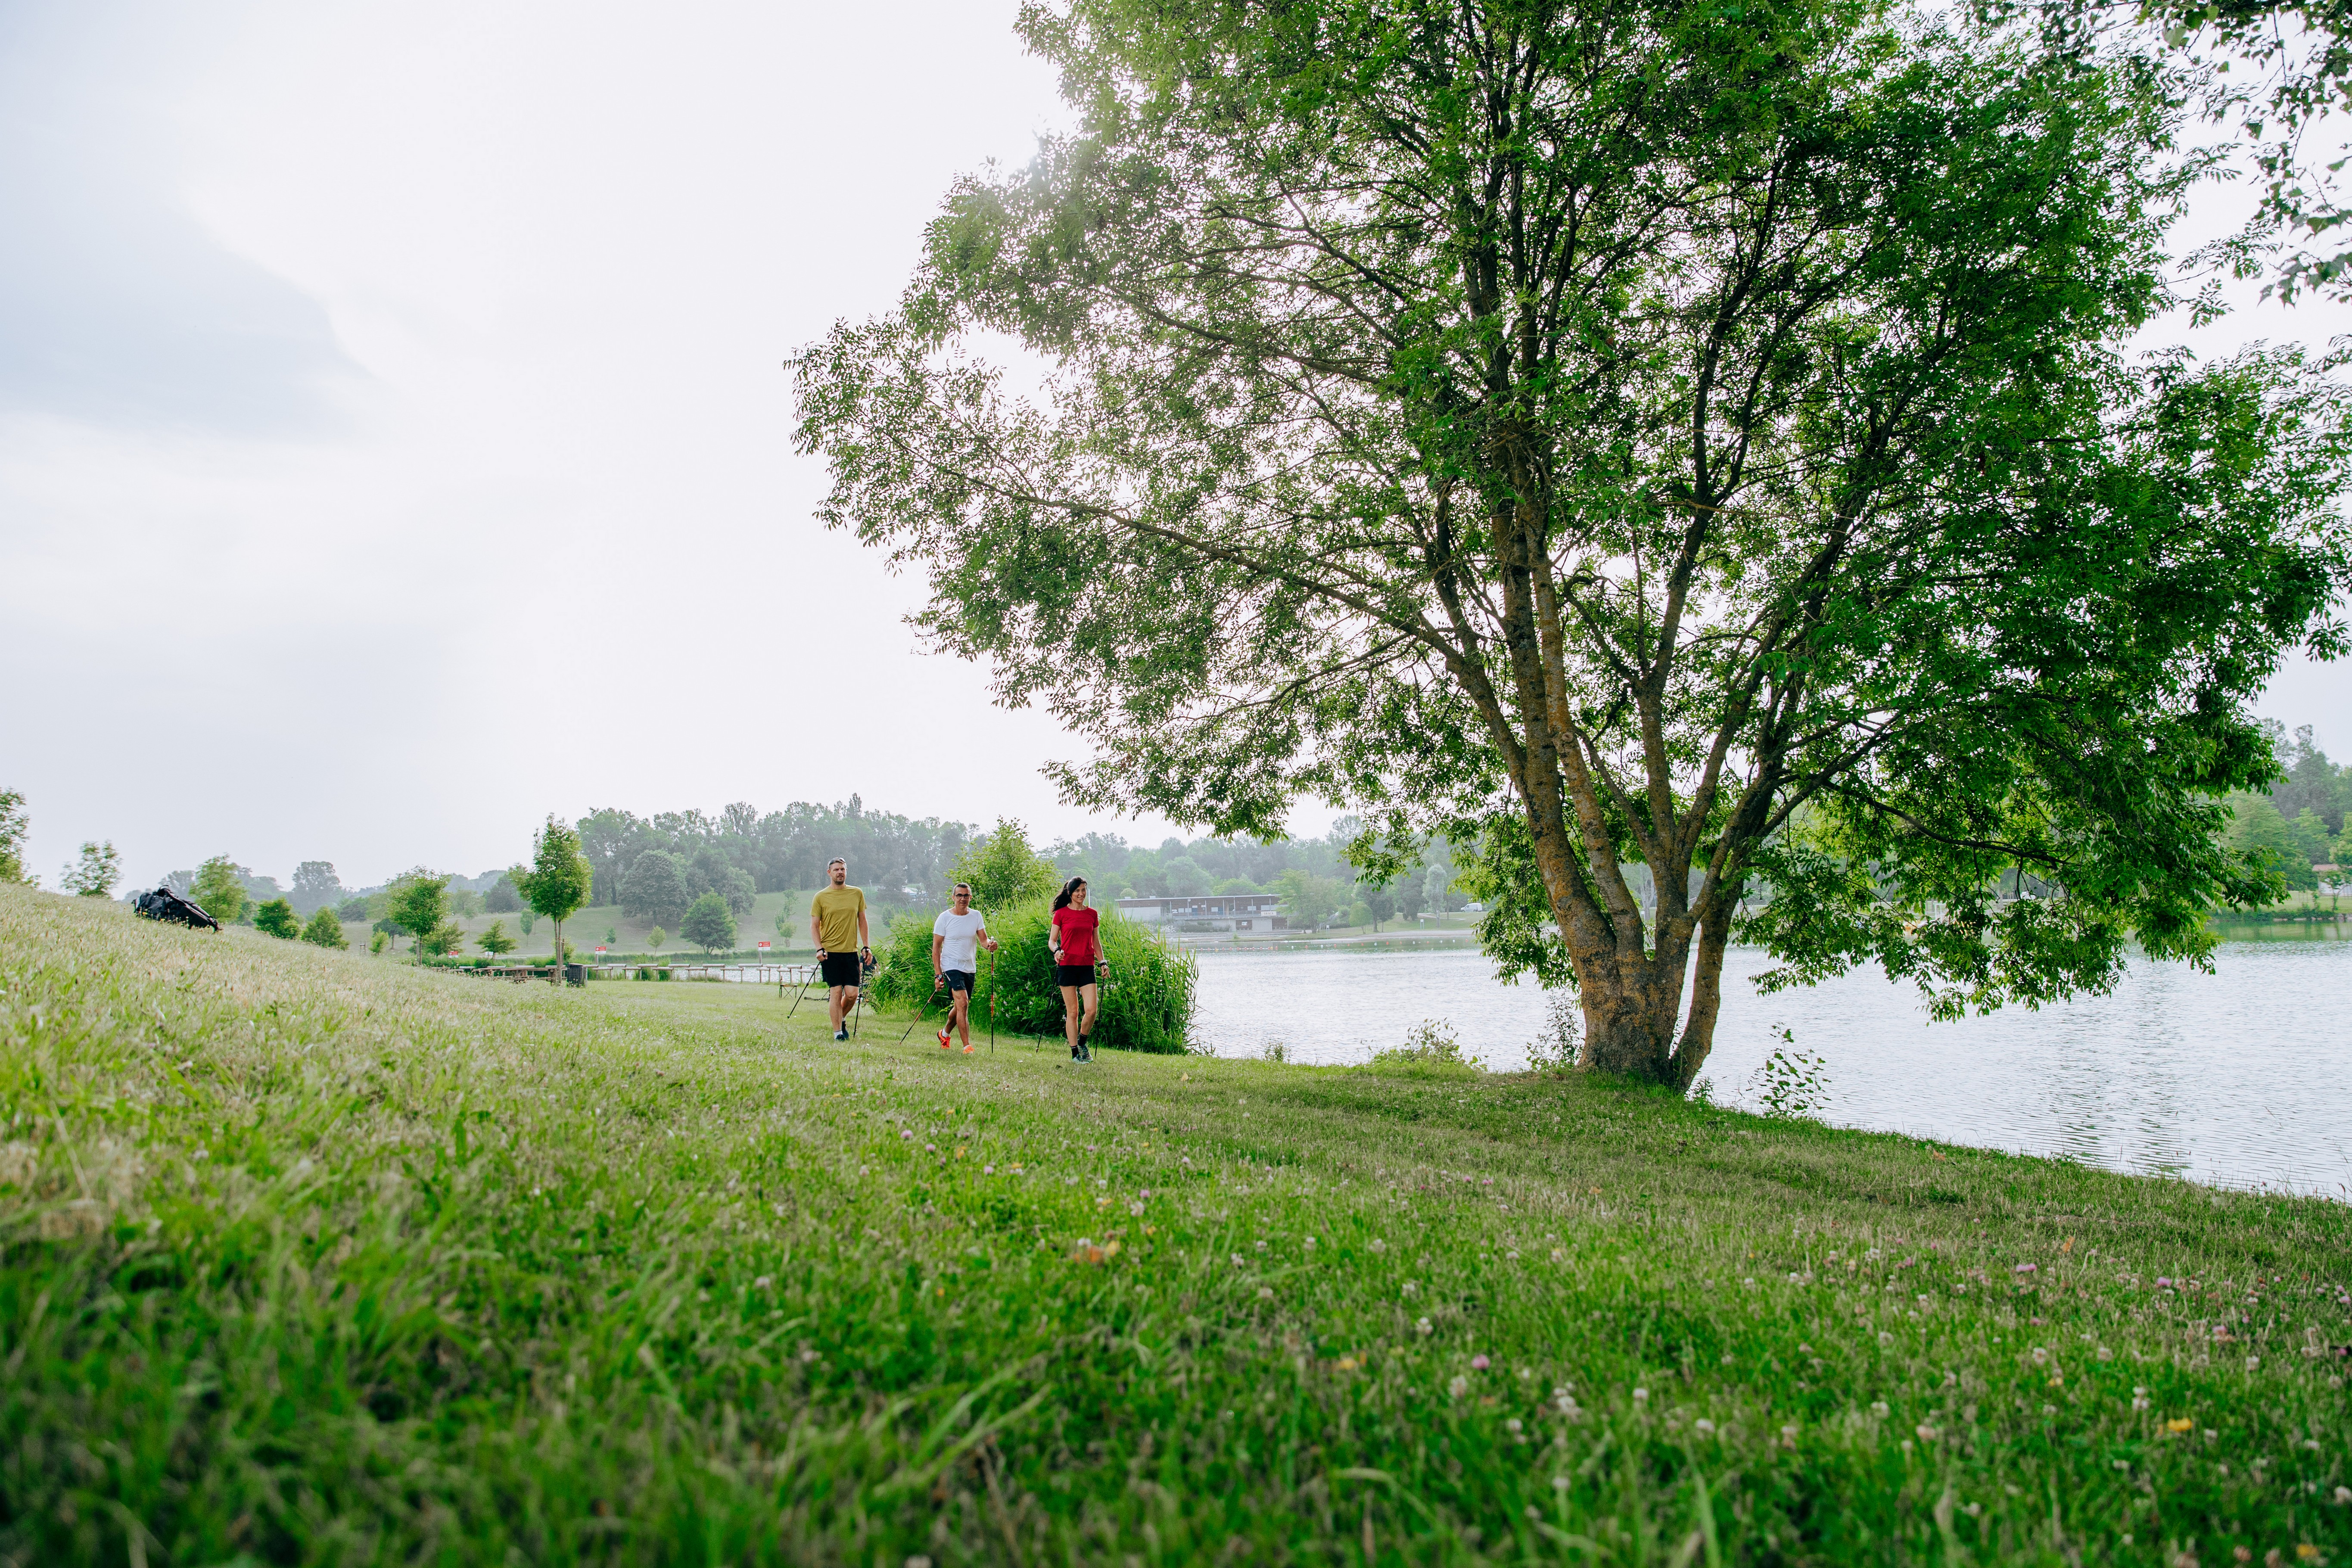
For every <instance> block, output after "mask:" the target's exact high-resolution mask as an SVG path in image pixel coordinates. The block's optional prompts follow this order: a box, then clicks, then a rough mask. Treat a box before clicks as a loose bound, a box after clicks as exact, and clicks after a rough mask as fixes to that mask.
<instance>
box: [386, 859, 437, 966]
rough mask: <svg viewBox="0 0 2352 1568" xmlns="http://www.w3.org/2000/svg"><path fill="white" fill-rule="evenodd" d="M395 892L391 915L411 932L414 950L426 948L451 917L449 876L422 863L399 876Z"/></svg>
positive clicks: (388, 913)
mask: <svg viewBox="0 0 2352 1568" xmlns="http://www.w3.org/2000/svg"><path fill="white" fill-rule="evenodd" d="M391 892H392V898H391V900H390V905H389V908H388V909H387V910H386V914H387V916H388V918H389V919H390V920H391V921H393V922H394V924H395V925H397V926H399V928H400V929H401V930H402V931H406V932H407V933H408V939H409V946H410V948H411V949H412V950H415V951H416V952H424V951H425V943H426V942H429V941H431V940H433V939H434V934H435V933H436V932H437V931H439V930H440V929H441V925H442V922H443V921H446V920H447V919H448V918H449V879H448V878H447V877H446V876H438V877H436V876H435V875H434V874H433V873H432V872H430V871H427V870H425V868H423V867H421V866H420V867H418V868H415V870H412V871H406V872H404V873H402V874H401V875H400V876H399V877H397V878H395V879H394V881H393V884H392V889H391Z"/></svg>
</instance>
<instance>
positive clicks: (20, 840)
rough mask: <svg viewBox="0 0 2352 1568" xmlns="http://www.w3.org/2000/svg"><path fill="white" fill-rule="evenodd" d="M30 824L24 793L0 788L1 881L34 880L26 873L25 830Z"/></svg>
mask: <svg viewBox="0 0 2352 1568" xmlns="http://www.w3.org/2000/svg"><path fill="white" fill-rule="evenodd" d="M28 826H31V821H30V818H28V817H27V816H26V814H25V797H24V795H22V794H20V793H19V792H17V791H16V790H13V789H0V882H29V881H31V880H32V879H31V878H29V877H27V876H26V875H25V830H26V827H28Z"/></svg>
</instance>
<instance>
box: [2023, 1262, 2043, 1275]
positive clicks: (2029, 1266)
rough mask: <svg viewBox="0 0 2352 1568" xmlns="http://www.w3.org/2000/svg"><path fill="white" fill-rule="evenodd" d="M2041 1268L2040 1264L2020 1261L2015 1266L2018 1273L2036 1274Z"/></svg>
mask: <svg viewBox="0 0 2352 1568" xmlns="http://www.w3.org/2000/svg"><path fill="white" fill-rule="evenodd" d="M2041 1270H2042V1265H2040V1264H2038V1263H2021V1264H2019V1265H2018V1266H2017V1272H2018V1273H2020V1274H2038V1273H2040V1272H2041Z"/></svg>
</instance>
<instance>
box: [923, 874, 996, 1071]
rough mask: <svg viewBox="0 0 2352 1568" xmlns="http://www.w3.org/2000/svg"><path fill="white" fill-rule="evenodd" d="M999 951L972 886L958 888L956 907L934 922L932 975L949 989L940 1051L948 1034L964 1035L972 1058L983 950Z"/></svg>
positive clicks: (962, 884) (965, 1048)
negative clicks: (974, 993) (975, 987)
mask: <svg viewBox="0 0 2352 1568" xmlns="http://www.w3.org/2000/svg"><path fill="white" fill-rule="evenodd" d="M982 946H985V947H986V948H987V949H988V951H989V952H995V951H996V939H995V938H994V937H992V936H991V935H989V934H988V926H987V923H986V922H985V921H983V920H982V917H981V913H980V911H979V910H975V909H973V908H972V907H971V883H970V882H958V883H957V884H956V885H955V907H954V908H953V909H949V910H941V911H940V918H939V919H937V920H935V921H932V922H931V973H932V974H933V975H934V976H935V977H936V982H935V984H937V985H944V986H946V987H947V988H948V1021H947V1022H946V1023H945V1024H943V1025H941V1026H940V1035H939V1039H940V1049H941V1050H943V1051H944V1050H947V1049H948V1048H949V1041H948V1031H949V1030H950V1029H956V1030H960V1031H961V1033H962V1035H963V1054H964V1055H966V1056H970V1055H971V982H972V977H973V976H974V975H976V974H978V973H980V950H981V948H982Z"/></svg>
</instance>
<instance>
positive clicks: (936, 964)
mask: <svg viewBox="0 0 2352 1568" xmlns="http://www.w3.org/2000/svg"><path fill="white" fill-rule="evenodd" d="M947 944H948V939H947V938H945V937H943V936H941V935H940V933H939V932H937V931H933V932H932V933H931V974H932V977H933V978H934V979H936V978H937V977H938V976H940V974H943V973H946V971H944V970H942V969H941V968H940V949H941V948H943V947H945V946H947Z"/></svg>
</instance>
